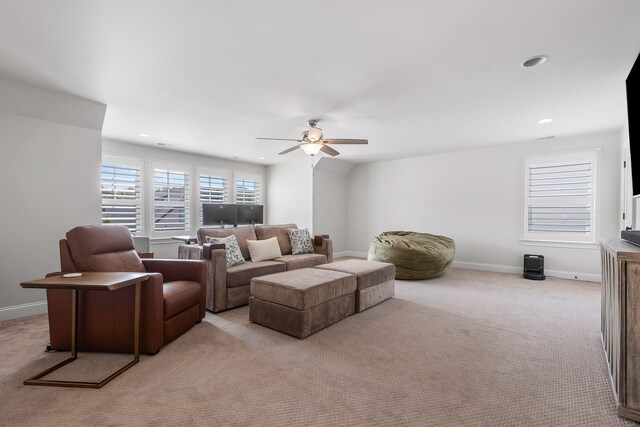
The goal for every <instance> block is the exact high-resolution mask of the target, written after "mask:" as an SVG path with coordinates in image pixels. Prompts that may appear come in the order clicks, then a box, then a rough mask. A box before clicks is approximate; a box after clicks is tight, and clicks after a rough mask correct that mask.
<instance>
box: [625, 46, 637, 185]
mask: <svg viewBox="0 0 640 427" xmlns="http://www.w3.org/2000/svg"><path fill="white" fill-rule="evenodd" d="M627 114H628V115H629V154H630V155H631V177H632V178H631V179H632V185H633V195H634V196H637V195H639V194H640V55H638V58H637V59H636V63H635V64H634V65H633V68H632V69H631V72H630V73H629V77H627Z"/></svg>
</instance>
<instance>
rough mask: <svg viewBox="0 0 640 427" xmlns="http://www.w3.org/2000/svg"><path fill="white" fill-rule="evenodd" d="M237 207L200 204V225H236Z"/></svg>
mask: <svg viewBox="0 0 640 427" xmlns="http://www.w3.org/2000/svg"><path fill="white" fill-rule="evenodd" d="M237 224H238V207H237V205H229V204H213V203H203V204H202V225H219V226H220V227H224V226H225V225H237Z"/></svg>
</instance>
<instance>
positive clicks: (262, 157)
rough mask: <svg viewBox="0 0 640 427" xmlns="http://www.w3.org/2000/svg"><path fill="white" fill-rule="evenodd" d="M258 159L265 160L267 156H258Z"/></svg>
mask: <svg viewBox="0 0 640 427" xmlns="http://www.w3.org/2000/svg"><path fill="white" fill-rule="evenodd" d="M258 160H267V158H266V157H264V156H260V157H258Z"/></svg>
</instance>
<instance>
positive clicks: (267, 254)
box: [247, 237, 282, 262]
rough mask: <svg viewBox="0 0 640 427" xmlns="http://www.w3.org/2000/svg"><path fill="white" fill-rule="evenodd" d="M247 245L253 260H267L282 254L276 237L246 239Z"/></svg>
mask: <svg viewBox="0 0 640 427" xmlns="http://www.w3.org/2000/svg"><path fill="white" fill-rule="evenodd" d="M247 246H249V255H250V256H251V261H253V262H258V261H267V260H270V259H274V258H280V257H281V256H282V252H280V245H279V244H278V238H277V237H272V238H270V239H265V240H247Z"/></svg>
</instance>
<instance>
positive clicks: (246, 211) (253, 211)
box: [238, 205, 264, 225]
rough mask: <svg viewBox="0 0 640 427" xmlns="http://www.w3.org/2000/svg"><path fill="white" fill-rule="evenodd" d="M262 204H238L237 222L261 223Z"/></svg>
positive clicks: (262, 220)
mask: <svg viewBox="0 0 640 427" xmlns="http://www.w3.org/2000/svg"><path fill="white" fill-rule="evenodd" d="M262 212H263V209H262V205H238V224H251V225H256V224H263V222H264V218H263V213H262Z"/></svg>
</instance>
